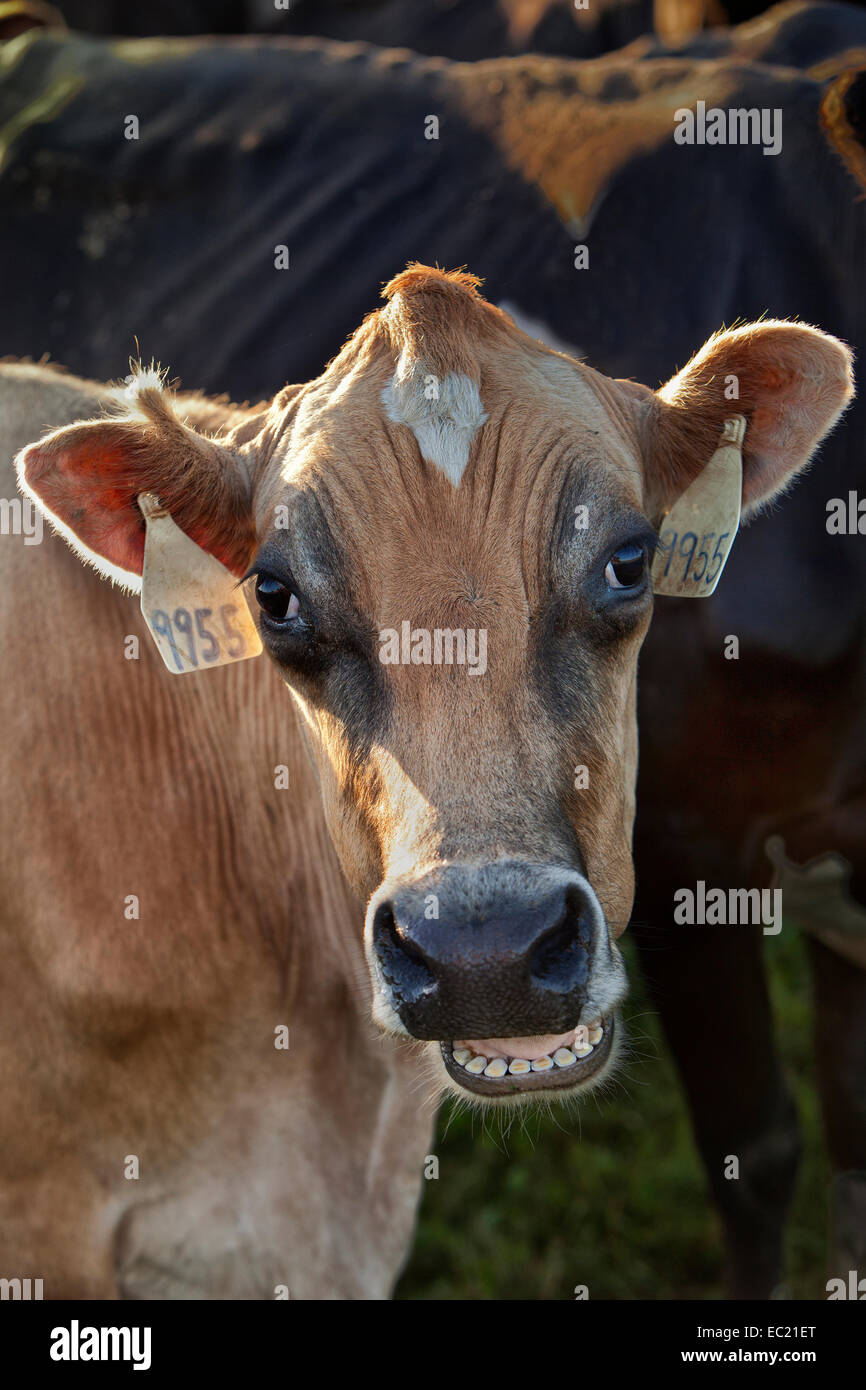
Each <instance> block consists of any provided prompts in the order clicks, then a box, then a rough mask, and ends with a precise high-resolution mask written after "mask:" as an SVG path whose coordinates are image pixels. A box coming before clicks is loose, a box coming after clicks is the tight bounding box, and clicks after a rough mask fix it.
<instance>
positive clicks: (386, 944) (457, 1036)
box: [366, 860, 626, 1099]
mask: <svg viewBox="0 0 866 1390" xmlns="http://www.w3.org/2000/svg"><path fill="white" fill-rule="evenodd" d="M366 938H367V953H368V959H369V961H370V966H371V971H372V974H373V979H374V985H375V994H376V998H375V1005H374V1016H375V1017H376V1020H377V1022H379V1023H380V1025H381V1026H383V1027H384V1028H386V1029H388V1030H389V1031H397V1032H400V1033H403V1034H404V1035H405V1034H408V1035H409V1036H411V1037H413V1038H419V1039H427V1040H431V1041H436V1042H438V1043H439V1044H440V1050H441V1056H442V1062H443V1064H444V1067H445V1070H446V1072H447V1074H448V1077H449V1078H450V1079H451V1081H452V1082H454V1083H456V1085H457V1087H459V1089H460V1090H462V1091H467V1090H468V1091H472V1092H474V1093H476V1094H477V1095H480V1096H484V1097H485V1098H488V1099H494V1098H496V1097H514V1096H516V1095H519V1094H523V1093H529V1092H532V1091H551V1090H558V1091H562V1090H573V1089H576V1088H577V1087H578V1086H580V1085H582V1084H584V1083H586V1082H588V1081H589V1080H590V1079H597V1078H598V1077H599V1076H600V1074H601V1073H602V1072H603V1071H605V1070H606V1069H607V1064H608V1063H609V1061H610V1058H611V1055H612V1050H613V1043H614V1032H615V1028H614V1011H615V1009H616V1007H617V1005H618V1004H619V1003H620V1001H621V999H622V998H623V996H624V994H625V991H626V975H625V969H624V966H623V963H622V958H621V956H620V954H619V951H618V950H617V948H616V946H615V945H614V944H613V942H612V941H611V939H610V936H609V933H608V930H607V925H606V922H605V919H604V913H603V911H602V909H601V905H600V903H599V901H598V898H597V897H596V895H595V893H594V891H593V889H592V887H591V886H590V884H589V883H588V882H587V880H586V879H585V878H584V877H583V876H582V875H581V874H579V873H577V872H575V871H573V870H571V869H566V868H562V867H560V866H550V865H539V864H529V863H526V862H524V861H520V860H500V861H495V862H494V863H492V864H487V865H483V866H480V867H479V866H462V865H446V866H443V867H441V868H437V869H435V870H434V871H432V872H431V873H428V874H425V875H424V876H423V877H420V878H416V879H413V880H411V881H409V882H406V881H402V882H399V883H393V884H388V883H386V884H384V885H383V886H382V887H381V888H380V889H379V891H378V892H377V893H376V894H375V895H374V897H373V899H372V900H371V902H370V906H369V909H368V913H367V926H366Z"/></svg>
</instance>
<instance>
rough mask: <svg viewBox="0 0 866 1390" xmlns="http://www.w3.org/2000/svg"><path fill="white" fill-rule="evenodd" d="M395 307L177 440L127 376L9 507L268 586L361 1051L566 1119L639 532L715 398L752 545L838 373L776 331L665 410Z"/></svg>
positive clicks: (813, 440)
mask: <svg viewBox="0 0 866 1390" xmlns="http://www.w3.org/2000/svg"><path fill="white" fill-rule="evenodd" d="M385 297H386V300H387V304H386V306H385V307H384V308H383V309H381V310H380V311H379V312H377V313H374V314H373V315H371V317H369V318H368V319H367V320H366V321H365V322H364V324H362V326H361V327H360V328H359V329H358V331H357V332H356V333H355V334H354V336H353V337H352V339H351V340H350V341H349V343H348V344H347V346H346V347H345V348H344V350H343V351H342V352H341V353H340V355H339V356H338V357H337V358H336V360H335V361H334V362H333V363H332V364H331V365H330V366H329V367H328V369H327V370H326V371H325V372H324V374H323V375H322V376H321V377H319V378H318V379H317V380H315V381H313V382H310V383H308V384H306V385H304V386H300V387H291V388H287V389H286V390H285V391H284V392H282V393H281V394H280V395H278V396H277V397H276V398H275V400H274V401H273V402H272V403H271V404H270V405H269V406H267V407H265V408H262V409H258V410H238V409H236V408H234V407H228V406H220V405H218V404H214V405H213V406H212V407H211V409H212V412H213V413H212V418H211V419H210V421H207V420H206V421H205V424H206V425H208V424H209V425H210V428H201V426H200V427H199V428H198V429H194V428H192V427H191V426H190V424H189V423H188V422H186V421H185V419H184V418H183V417H184V402H183V398H178V399H176V400H173V399H172V398H171V397H170V396H169V395H168V394H167V393H165V392H164V391H163V390H162V389H161V385H160V383H159V382H156V383H153V382H148V380H147V378H142V379H141V381H140V382H139V384H138V389H137V391H136V393H135V398H134V400H133V402H132V403H131V404H127V405H126V406H125V407H123V408H119V413H118V414H116V415H113V416H111V417H109V418H106V419H103V420H99V421H90V422H85V423H82V424H80V425H75V426H72V427H70V428H66V429H62V430H59V431H57V432H56V433H54V434H52V435H50V436H49V437H48V438H46V439H44V440H42V441H41V442H40V443H38V444H34V445H32V446H31V447H30V448H28V449H27V450H25V451H24V453H23V454H22V456H21V458H20V460H19V470H20V477H21V480H22V484H23V486H24V487H25V489H26V490H27V491H28V492H30V493H31V494H32V495H33V496H34V497H36V498H37V499H39V500H40V501H41V503H42V505H43V507H44V508H45V510H46V511H47V513H48V514H49V516H50V517H52V518H53V519H54V521H55V522H56V524H57V525H58V526H59V527H60V529H62V530H63V531H64V532H65V534H66V535H67V537H68V538H70V539H71V541H72V542H73V544H75V545H76V546H77V547H78V549H79V550H80V551H81V552H82V553H83V554H84V555H85V556H86V558H88V559H89V560H90V561H91V562H93V563H94V564H96V565H97V566H98V567H99V568H100V569H101V570H102V571H103V572H104V573H106V574H110V575H113V576H114V577H115V578H117V577H119V578H121V579H122V580H123V582H125V583H126V584H127V585H129V586H132V587H134V585H135V583H136V579H137V576H139V575H140V573H141V568H142V552H143V544H144V530H143V521H142V516H141V513H140V510H139V508H138V505H137V503H136V498H137V497H138V495H139V494H141V493H142V492H151V493H154V494H156V495H157V496H158V497H159V499H160V501H161V503H162V504H163V506H164V507H165V508H167V509H168V510H169V511H170V512H171V514H172V515H173V517H174V519H175V520H176V521H177V523H178V525H179V526H181V527H182V528H183V529H184V530H185V531H186V532H187V533H188V534H189V535H190V536H191V537H192V538H193V539H194V540H195V541H196V542H197V543H198V545H199V546H201V547H202V548H204V549H206V550H208V551H210V552H211V553H212V554H214V555H216V556H217V557H219V558H220V559H221V560H222V561H223V563H224V564H225V565H227V566H228V567H229V568H230V569H231V570H232V571H233V572H234V573H235V574H236V575H237V576H238V577H239V578H241V577H244V576H248V577H249V579H250V584H251V586H252V584H253V577H254V587H255V595H256V600H257V605H258V609H259V622H260V628H261V634H262V639H263V642H264V645H265V647H266V648H267V651H268V653H269V655H270V658H271V660H273V662H274V663H275V664H276V666H277V668H278V670H279V672H280V675H281V676H282V678H283V680H284V681H285V683H286V685H287V686H288V688H289V690H290V692H291V694H292V696H293V698H294V701H295V703H296V705H297V707H298V710H299V713H300V718H301V724H302V727H303V729H304V731H305V736H306V739H307V741H308V745H309V749H310V751H311V754H312V757H313V759H314V761H315V764H316V766H317V768H318V773H319V778H320V783H321V792H322V798H323V803H324V810H325V815H326V817H327V821H328V825H329V828H330V833H331V835H332V838H333V841H334V844H335V846H336V848H337V851H338V853H339V856H340V860H341V863H342V866H343V869H344V872H345V874H346V876H347V878H348V880H349V882H350V883H351V885H352V886H353V888H354V889H355V891H356V892H357V894H358V895H359V896H360V897H361V898H362V899H363V901H364V902H365V903H366V904H367V913H366V927H365V947H366V954H367V960H368V963H369V969H370V975H371V981H372V997H373V1013H374V1017H375V1019H376V1021H377V1023H378V1024H379V1025H380V1026H381V1027H382V1028H383V1029H385V1030H387V1031H389V1032H391V1033H396V1034H398V1035H402V1036H406V1037H411V1038H417V1039H425V1040H429V1042H430V1045H431V1052H432V1053H433V1054H434V1055H435V1057H436V1059H437V1065H441V1067H442V1068H443V1069H444V1070H443V1077H445V1078H447V1083H448V1084H450V1087H451V1089H452V1090H454V1091H456V1092H459V1093H460V1094H464V1095H465V1093H466V1092H467V1091H471V1092H474V1093H476V1094H477V1095H478V1096H480V1097H482V1098H486V1099H488V1100H491V1101H496V1100H501V1099H514V1098H517V1097H522V1096H531V1095H534V1094H536V1093H538V1092H551V1091H554V1090H556V1091H558V1093H559V1094H560V1095H565V1094H567V1093H570V1092H575V1091H577V1090H579V1089H580V1088H583V1087H586V1086H589V1085H590V1084H592V1083H593V1082H594V1081H596V1080H598V1079H599V1078H600V1077H601V1076H602V1075H603V1074H604V1073H605V1072H606V1070H607V1069H608V1068H609V1067H610V1065H611V1063H612V1058H613V1055H614V1052H615V1048H616V1040H617V1025H616V1022H615V1015H616V1010H617V1006H618V1005H619V1003H620V1001H621V1000H622V998H623V996H624V993H625V989H626V980H625V974H624V970H623V964H622V960H621V956H620V953H619V951H618V949H617V946H616V944H615V943H616V938H617V937H618V936H619V935H620V933H621V932H622V931H623V930H624V928H625V926H626V923H627V921H628V917H629V914H630V911H631V906H632V896H633V870H632V861H631V834H632V822H633V816H634V794H635V777H636V766H637V729H636V722H635V684H636V673H637V660H638V652H639V649H640V646H641V642H642V640H643V638H644V635H645V633H646V630H647V626H648V624H649V621H650V615H651V611H652V602H653V600H652V591H651V583H650V577H649V562H650V558H651V556H652V552H653V547H654V542H655V531H654V527H655V526H656V525H657V523H658V521H659V519H660V518H661V517H662V515H663V514H664V513H665V511H666V510H667V509H668V508H669V507H670V506H671V504H672V503H673V502H674V501H675V500H676V499H677V497H678V496H679V495H680V494H681V493H682V492H683V491H684V489H685V488H686V487H687V486H688V485H689V483H690V482H691V481H692V480H693V479H694V478H695V477H696V476H697V475H698V474H699V473H700V471H701V469H702V467H703V466H704V464H705V463H706V462H707V461H708V459H709V458H710V457H711V455H712V454H713V452H714V450H715V448H716V445H717V443H718V440H719V436H720V432H721V429H722V425H723V422H724V420H725V419H726V417H728V416H730V414H731V412H732V407H731V404H730V399H729V396H730V389H729V387H730V382H731V380H732V379H736V381H737V383H738V402H737V406H736V407H735V409H736V410H737V411H738V412H741V413H742V414H743V415H744V416H745V417H746V420H747V431H746V443H745V451H744V480H743V509H744V513H745V514H746V515H748V513H749V512H753V511H755V510H756V509H757V508H759V507H760V506H761V505H762V504H763V503H764V502H766V501H767V499H769V498H771V497H772V496H774V495H775V494H776V493H777V492H778V491H779V490H780V489H781V488H783V487H784V486H785V485H786V484H787V482H788V481H789V479H790V478H791V477H792V476H793V475H794V474H795V473H796V472H797V471H798V470H799V469H800V468H802V467H803V466H804V465H805V463H806V462H807V460H808V459H809V457H810V455H811V453H812V451H813V450H814V448H815V446H816V444H817V443H818V441H819V440H820V439H821V437H822V436H823V435H824V434H825V433H826V431H827V430H828V429H829V428H830V427H831V425H832V424H833V423H834V422H835V420H836V419H837V417H838V416H839V414H840V412H841V411H842V409H843V408H844V406H845V404H846V402H847V401H848V399H849V397H850V395H851V389H852V388H851V375H850V354H849V353H848V351H847V350H846V349H845V348H844V347H843V346H842V345H841V344H840V343H838V342H837V341H835V340H834V339H832V338H829V337H827V336H826V335H824V334H822V333H820V332H818V331H816V330H815V329H812V328H808V327H805V326H802V325H794V324H788V323H779V322H765V323H761V324H756V325H751V326H749V327H745V328H740V329H738V330H736V331H734V332H727V333H722V334H720V335H718V336H717V337H715V338H714V339H712V340H711V341H710V342H709V343H708V344H707V345H706V346H705V347H704V348H703V349H702V350H701V352H700V353H699V354H698V355H697V357H695V358H694V359H693V361H692V362H691V363H690V364H689V365H688V366H687V367H686V368H685V369H684V370H683V371H681V372H680V373H679V375H678V376H676V377H675V378H674V379H673V380H672V381H671V382H669V383H668V384H667V385H666V386H665V387H664V388H663V389H662V390H660V391H658V392H654V391H652V390H650V389H648V388H646V387H643V386H639V385H637V384H635V383H632V382H623V381H614V380H610V379H608V378H606V377H603V376H601V375H600V374H598V373H597V372H595V371H593V370H592V369H591V368H589V367H587V366H585V365H582V364H580V363H578V362H576V361H574V360H572V359H571V358H569V357H566V356H563V355H560V354H557V353H554V352H551V351H549V350H547V349H545V348H544V347H542V346H541V345H540V344H539V343H537V342H535V341H533V340H531V339H530V338H528V337H526V336H525V335H524V334H523V333H521V332H520V331H519V330H518V329H517V328H515V326H514V325H513V323H512V322H511V321H510V319H508V317H507V316H506V315H504V314H503V313H502V312H501V311H499V310H497V309H495V308H493V307H492V306H491V305H489V304H487V303H485V302H484V301H483V300H482V299H481V298H480V297H479V295H478V293H477V288H476V282H475V281H474V280H473V278H472V277H470V276H467V275H462V274H451V275H446V274H444V273H441V272H438V271H433V270H429V269H426V268H424V267H413V268H410V269H409V270H408V271H406V272H404V273H403V274H402V275H399V276H398V277H397V278H396V279H395V280H394V281H393V282H392V283H391V284H390V285H389V286H388V287H387V290H386V292H385ZM203 408H204V407H203V406H202V405H201V403H199V418H200V419H201V410H202V409H203ZM188 410H189V407H188ZM197 679H202V680H204V679H207V677H206V676H200V677H198V678H197ZM671 795H672V796H674V795H676V789H675V788H672V790H671Z"/></svg>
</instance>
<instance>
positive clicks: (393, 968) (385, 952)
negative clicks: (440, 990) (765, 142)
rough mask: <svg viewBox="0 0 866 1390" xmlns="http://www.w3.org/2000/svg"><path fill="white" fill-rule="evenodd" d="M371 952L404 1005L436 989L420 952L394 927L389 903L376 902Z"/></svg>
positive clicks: (392, 913)
mask: <svg viewBox="0 0 866 1390" xmlns="http://www.w3.org/2000/svg"><path fill="white" fill-rule="evenodd" d="M373 949H374V950H375V952H376V956H377V958H378V961H379V965H380V967H381V970H382V974H383V975H384V977H385V980H386V981H387V983H388V984H389V985H390V986H391V988H392V989H393V990H394V992H395V994H397V995H398V996H399V997H400V999H401V1000H402V1001H404V1002H406V1003H411V1002H412V1001H413V1000H416V999H420V998H421V996H422V995H424V994H429V993H430V992H431V991H432V990H434V989H435V988H436V979H435V977H434V975H433V973H432V971H431V970H430V968H429V966H428V965H427V962H426V960H425V959H424V956H423V954H422V952H421V951H420V950H419V949H418V947H417V946H416V945H415V944H414V942H412V941H409V940H408V939H407V938H406V937H405V936H404V935H403V934H402V933H401V931H400V929H399V927H398V926H397V921H396V918H395V917H394V911H393V909H392V907H391V904H390V903H380V904H379V906H378V907H377V908H376V915H375V917H374V918H373Z"/></svg>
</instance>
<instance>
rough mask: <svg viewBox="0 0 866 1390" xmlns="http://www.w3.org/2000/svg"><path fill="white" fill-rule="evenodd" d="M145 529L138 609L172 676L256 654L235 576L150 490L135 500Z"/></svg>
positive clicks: (256, 645) (259, 647) (250, 622)
mask: <svg viewBox="0 0 866 1390" xmlns="http://www.w3.org/2000/svg"><path fill="white" fill-rule="evenodd" d="M138 505H139V506H140V508H141V511H142V514H143V516H144V519H145V525H146V527H147V533H146V536H145V543H144V569H143V571H142V583H141V611H142V614H143V615H144V621H145V622H146V623H147V626H148V629H149V630H150V635H151V637H152V638H153V640H154V642H155V643H156V645H157V648H158V649H159V654H160V656H161V657H162V659H163V661H164V662H165V664H166V666H167V667H168V669H169V671H171V672H172V674H173V675H176V676H181V675H184V674H185V673H186V672H188V671H206V670H207V669H208V667H211V666H226V665H228V664H229V663H230V662H233V661H244V660H246V659H247V657H251V656H258V655H259V652H260V651H261V650H262V643H261V638H260V637H259V634H258V630H257V628H256V625H255V623H254V622H253V619H252V615H251V614H250V610H249V607H248V605H247V601H246V597H245V595H244V592H243V589H241V588H240V587H239V586H238V582H237V580H236V579H235V577H234V575H233V574H232V573H231V572H230V571H229V570H227V569H226V567H225V565H222V564H220V562H219V560H217V559H216V557H215V556H213V555H208V553H207V551H205V550H202V549H201V547H200V546H198V545H196V543H195V541H194V540H191V539H190V537H189V536H188V535H186V533H185V532H184V531H181V529H180V527H179V526H177V525H176V524H175V522H174V521H172V519H171V517H170V516H169V514H168V512H167V511H165V509H164V508H162V507H161V506H160V504H159V499H158V498H157V497H155V496H154V495H153V493H151V492H143V493H141V494H140V496H139V498H138Z"/></svg>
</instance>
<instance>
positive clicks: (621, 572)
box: [604, 541, 646, 589]
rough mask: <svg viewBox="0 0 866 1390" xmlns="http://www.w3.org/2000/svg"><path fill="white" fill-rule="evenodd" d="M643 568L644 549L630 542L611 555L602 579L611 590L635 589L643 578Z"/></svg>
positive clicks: (644, 560)
mask: <svg viewBox="0 0 866 1390" xmlns="http://www.w3.org/2000/svg"><path fill="white" fill-rule="evenodd" d="M645 568H646V551H645V549H644V547H643V546H642V545H637V544H636V543H635V542H632V541H630V542H629V543H628V544H627V545H621V546H620V547H619V549H618V550H617V551H615V552H614V554H613V555H611V557H610V559H609V560H608V562H607V566H606V568H605V571H604V577H605V579H606V580H607V582H608V586H609V587H610V588H611V589H636V588H637V586H638V585H639V584H640V583H641V581H642V579H643V577H644V570H645Z"/></svg>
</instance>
